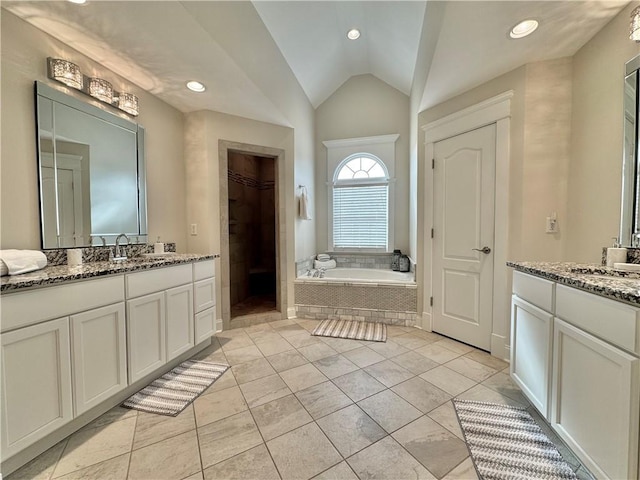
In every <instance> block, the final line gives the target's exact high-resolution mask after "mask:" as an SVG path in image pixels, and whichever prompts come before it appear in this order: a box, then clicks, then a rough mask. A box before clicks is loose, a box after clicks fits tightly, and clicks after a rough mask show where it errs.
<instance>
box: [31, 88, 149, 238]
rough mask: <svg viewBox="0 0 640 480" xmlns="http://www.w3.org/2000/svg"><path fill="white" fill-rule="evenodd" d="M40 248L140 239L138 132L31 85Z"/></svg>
mask: <svg viewBox="0 0 640 480" xmlns="http://www.w3.org/2000/svg"><path fill="white" fill-rule="evenodd" d="M35 94H36V118H37V126H36V128H37V142H38V145H37V148H38V175H39V183H40V226H41V234H42V248H43V249H48V248H68V247H87V246H92V245H93V246H100V245H112V244H114V243H115V238H116V236H118V235H119V234H121V233H125V234H127V236H128V237H129V239H130V241H131V243H146V242H147V215H146V189H145V183H146V182H145V165H144V129H143V128H142V127H141V126H140V125H138V124H136V123H134V122H131V121H129V120H127V119H125V118H122V117H120V116H118V115H114V114H112V113H109V112H107V111H105V110H103V109H101V108H98V107H95V106H93V105H89V104H87V103H84V102H82V101H80V100H78V99H77V98H74V97H72V96H70V95H66V94H64V93H62V92H60V91H58V90H56V89H53V88H51V87H49V86H48V85H45V84H43V83H41V82H36V84H35Z"/></svg>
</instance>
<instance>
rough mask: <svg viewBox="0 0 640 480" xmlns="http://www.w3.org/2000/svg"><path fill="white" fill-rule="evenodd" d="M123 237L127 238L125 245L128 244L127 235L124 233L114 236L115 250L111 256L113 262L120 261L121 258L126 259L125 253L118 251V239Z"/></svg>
mask: <svg viewBox="0 0 640 480" xmlns="http://www.w3.org/2000/svg"><path fill="white" fill-rule="evenodd" d="M122 237H124V238H126V239H127V245H129V237H127V236H126V235H125V234H124V233H121V234H120V235H118V236H117V237H116V246H115V249H114V250H115V252H114V257H113V261H114V262H118V261H122V260H126V259H127V255H126V254H122V253H121V252H120V239H121V238H122Z"/></svg>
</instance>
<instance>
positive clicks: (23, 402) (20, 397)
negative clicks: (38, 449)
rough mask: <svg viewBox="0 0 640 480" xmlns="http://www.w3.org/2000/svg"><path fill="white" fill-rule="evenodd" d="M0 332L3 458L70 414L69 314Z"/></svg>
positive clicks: (9, 455) (50, 430)
mask: <svg viewBox="0 0 640 480" xmlns="http://www.w3.org/2000/svg"><path fill="white" fill-rule="evenodd" d="M1 337H2V341H1V343H2V427H1V428H2V459H3V460H4V459H6V458H9V457H11V456H12V455H13V454H15V453H17V452H18V451H20V450H22V449H23V448H25V447H27V446H29V445H31V444H32V443H34V442H35V441H37V440H39V439H41V438H43V437H45V436H46V435H47V434H49V433H51V432H53V431H54V430H56V429H57V428H59V427H61V426H62V425H64V424H65V423H67V422H69V421H70V420H71V419H72V418H73V406H72V400H71V359H70V344H69V318H68V317H65V318H60V319H57V320H51V321H48V322H45V323H41V324H39V325H34V326H31V327H25V328H21V329H19V330H15V331H13V332H9V333H3V334H2V336H1Z"/></svg>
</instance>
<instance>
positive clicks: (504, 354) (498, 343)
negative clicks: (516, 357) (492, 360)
mask: <svg viewBox="0 0 640 480" xmlns="http://www.w3.org/2000/svg"><path fill="white" fill-rule="evenodd" d="M491 355H493V356H494V357H498V358H499V359H501V360H504V361H505V362H508V361H509V346H508V345H507V337H505V336H504V335H497V334H495V333H492V334H491Z"/></svg>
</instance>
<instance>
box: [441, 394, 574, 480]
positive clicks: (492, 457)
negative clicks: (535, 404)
mask: <svg viewBox="0 0 640 480" xmlns="http://www.w3.org/2000/svg"><path fill="white" fill-rule="evenodd" d="M453 405H454V407H455V410H456V414H457V415H458V421H459V422H460V426H461V427H462V432H463V433H464V437H465V441H466V442H467V446H468V447H469V451H470V453H471V458H472V459H473V463H474V465H475V467H476V470H477V472H478V474H479V476H480V477H481V478H483V479H484V480H505V479H522V480H532V479H546V480H554V479H571V480H573V479H576V478H577V477H576V475H575V473H574V472H573V469H572V468H571V466H570V465H569V464H568V463H567V462H565V461H564V460H563V458H562V456H561V455H560V452H558V449H557V448H556V446H555V445H554V444H553V442H552V441H551V440H549V438H548V437H547V436H546V435H545V434H544V432H543V431H542V430H541V429H540V427H539V426H538V424H537V423H536V422H535V420H534V419H533V418H532V417H531V415H529V413H528V412H527V411H526V410H525V409H523V408H518V407H511V406H508V405H498V404H493V403H484V402H473V401H469V400H459V399H454V400H453Z"/></svg>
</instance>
